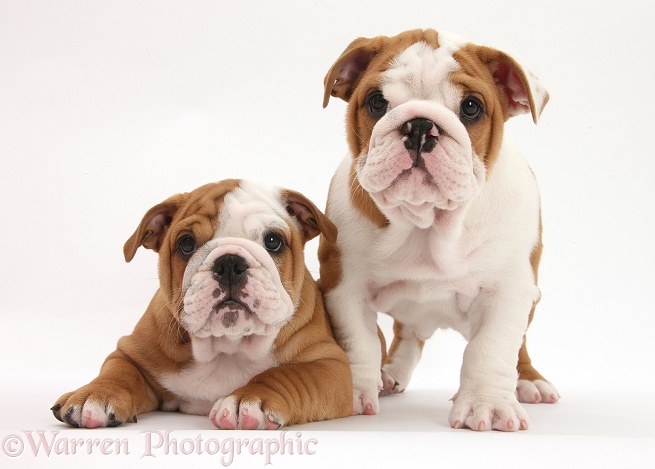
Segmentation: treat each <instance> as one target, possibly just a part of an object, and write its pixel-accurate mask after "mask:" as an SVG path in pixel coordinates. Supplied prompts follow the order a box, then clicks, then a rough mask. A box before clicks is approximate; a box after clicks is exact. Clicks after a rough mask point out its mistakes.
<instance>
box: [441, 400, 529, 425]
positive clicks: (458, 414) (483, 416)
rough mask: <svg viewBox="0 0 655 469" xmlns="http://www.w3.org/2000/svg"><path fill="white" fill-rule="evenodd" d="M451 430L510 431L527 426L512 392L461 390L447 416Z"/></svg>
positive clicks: (525, 416) (524, 413) (522, 410)
mask: <svg viewBox="0 0 655 469" xmlns="http://www.w3.org/2000/svg"><path fill="white" fill-rule="evenodd" d="M448 421H449V423H450V426H451V427H453V428H464V427H468V428H470V429H471V430H476V431H484V430H500V431H503V432H513V431H516V430H525V429H527V428H528V426H529V423H530V421H529V419H528V415H527V414H526V412H525V410H524V409H523V407H522V406H521V404H519V402H518V401H517V400H516V397H515V396H514V394H512V393H507V392H499V391H498V392H494V391H491V392H467V391H460V392H458V393H457V394H456V395H455V397H453V408H452V409H451V411H450V416H449V417H448Z"/></svg>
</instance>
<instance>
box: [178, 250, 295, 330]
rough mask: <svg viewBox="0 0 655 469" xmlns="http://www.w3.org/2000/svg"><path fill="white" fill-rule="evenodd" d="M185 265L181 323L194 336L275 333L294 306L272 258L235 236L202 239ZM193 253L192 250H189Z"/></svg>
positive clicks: (288, 316) (264, 251)
mask: <svg viewBox="0 0 655 469" xmlns="http://www.w3.org/2000/svg"><path fill="white" fill-rule="evenodd" d="M196 255H200V256H201V257H202V259H201V260H199V261H196V262H195V263H193V258H192V262H190V265H189V266H188V267H187V272H186V273H185V279H184V284H183V288H184V289H185V290H186V291H185V294H184V310H183V314H182V325H183V326H184V328H185V329H187V330H188V331H189V332H190V333H191V334H193V335H195V336H196V337H198V338H207V337H225V338H229V339H238V338H242V337H248V336H251V335H258V336H269V335H276V334H277V332H278V331H279V329H280V327H281V326H282V325H283V324H284V323H285V322H286V321H287V320H288V319H289V318H290V317H291V316H292V314H293V311H294V305H293V303H292V301H291V298H290V296H289V294H288V293H287V292H286V290H285V289H284V287H283V285H282V282H281V279H280V276H279V273H278V271H277V268H276V266H275V263H274V262H273V260H272V259H271V257H270V255H269V254H268V253H267V252H266V250H265V249H264V248H262V247H260V246H259V245H257V244H255V243H252V242H250V241H248V240H243V239H240V238H222V239H218V240H213V241H210V242H209V243H207V244H206V245H205V246H203V247H202V248H201V250H199V251H198V252H197V253H196ZM194 257H195V255H194Z"/></svg>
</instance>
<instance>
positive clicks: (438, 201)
mask: <svg viewBox="0 0 655 469" xmlns="http://www.w3.org/2000/svg"><path fill="white" fill-rule="evenodd" d="M330 96H336V97H338V98H341V99H343V100H345V101H346V102H348V110H347V119H346V131H347V138H348V144H349V147H350V151H351V155H350V156H348V157H346V158H345V159H344V160H343V162H342V163H341V165H340V166H339V168H338V169H337V171H336V174H335V175H334V178H333V180H332V184H331V187H330V192H329V196H328V203H327V210H326V214H327V215H328V216H329V217H330V219H331V220H332V221H333V222H334V223H335V224H336V225H337V228H338V230H339V238H338V241H337V243H336V244H334V243H332V242H331V241H330V240H329V239H328V238H324V239H323V240H322V242H321V243H320V246H319V259H320V261H321V280H320V282H321V288H322V289H323V290H324V292H325V298H326V307H327V310H328V313H329V314H330V316H331V318H332V322H333V328H334V331H335V335H336V337H337V341H338V342H339V343H340V344H341V345H342V346H343V347H344V348H345V350H346V352H347V353H348V356H349V358H350V362H351V367H352V372H353V384H354V395H353V412H354V413H356V414H362V413H363V414H374V413H376V412H378V408H379V407H378V393H379V392H381V393H382V394H386V393H396V392H402V391H403V390H404V389H405V388H406V387H407V384H408V383H409V380H410V377H411V374H412V371H413V370H414V367H415V366H416V364H417V362H418V361H419V359H420V356H421V350H422V347H423V343H424V341H425V340H426V339H427V338H429V337H430V336H432V334H433V333H434V331H435V330H436V329H437V328H453V329H456V330H458V331H459V332H461V333H462V334H463V336H464V337H465V338H466V339H467V340H468V346H467V347H466V351H465V352H464V360H463V365H462V369H461V381H460V388H459V391H458V393H457V394H456V397H455V398H454V399H453V401H454V405H453V408H452V411H451V413H450V424H451V426H453V427H455V428H460V427H465V426H466V427H470V428H472V429H474V430H485V429H491V428H493V429H498V430H517V429H525V428H527V427H528V416H527V415H526V413H525V411H524V409H523V407H522V406H521V405H520V404H519V402H518V400H520V401H522V402H555V401H557V400H558V398H559V394H558V393H557V391H556V389H555V387H554V386H553V385H552V384H551V383H549V382H548V381H546V380H545V379H544V378H543V377H542V376H541V375H540V374H539V373H538V372H537V371H536V370H535V369H534V368H533V367H532V365H531V361H530V358H529V356H528V352H527V349H526V345H525V339H524V334H525V332H526V329H527V327H528V324H529V323H530V321H531V320H532V316H533V314H534V308H535V305H536V304H537V302H538V300H539V298H540V292H539V289H538V288H537V268H538V265H539V260H540V257H541V251H542V243H541V215H540V202H539V191H538V189H537V184H536V182H535V178H534V175H533V173H532V171H531V170H530V168H529V167H528V164H527V162H526V161H525V159H524V158H523V156H522V155H521V153H520V152H519V151H518V150H517V148H516V147H514V146H513V145H512V144H511V142H510V141H509V139H508V138H507V137H506V136H505V134H504V129H503V127H504V123H505V121H507V120H508V119H509V118H510V117H513V116H516V115H519V114H523V113H530V114H531V115H532V118H533V120H534V121H535V123H536V122H537V119H538V118H539V116H540V114H541V111H542V110H543V108H544V106H545V105H546V102H547V101H548V93H547V92H546V89H545V88H544V87H543V85H542V84H541V83H540V82H539V80H538V79H537V77H536V76H535V75H534V74H532V73H531V72H530V71H529V70H528V69H527V68H525V67H524V66H523V65H522V64H521V63H520V62H519V61H518V60H516V59H514V58H512V57H510V56H509V55H507V54H506V53H503V52H501V51H498V50H496V49H492V48H489V47H481V46H478V45H475V44H472V43H470V42H467V41H465V40H463V39H462V38H460V37H458V36H455V35H453V34H448V33H440V32H437V31H434V30H414V31H407V32H404V33H402V34H399V35H398V36H395V37H383V36H381V37H375V38H372V39H368V38H359V39H357V40H355V41H353V42H352V43H351V44H350V45H349V46H348V47H347V48H346V50H345V51H344V52H343V54H342V55H341V57H339V58H338V59H337V61H336V63H335V64H334V65H333V66H332V68H331V69H330V71H329V72H328V74H327V76H326V78H325V96H324V106H326V105H327V104H328V101H329V99H330ZM376 312H385V313H388V314H390V315H391V316H392V317H393V318H394V320H395V321H394V332H395V337H394V340H393V343H392V344H391V347H390V350H389V356H388V357H387V358H386V360H385V364H384V365H383V370H382V373H381V372H380V363H381V351H380V344H379V340H378V337H377V335H376V318H377V316H376ZM517 357H518V360H517ZM517 362H518V371H517ZM517 377H518V381H517ZM517 395H518V400H517Z"/></svg>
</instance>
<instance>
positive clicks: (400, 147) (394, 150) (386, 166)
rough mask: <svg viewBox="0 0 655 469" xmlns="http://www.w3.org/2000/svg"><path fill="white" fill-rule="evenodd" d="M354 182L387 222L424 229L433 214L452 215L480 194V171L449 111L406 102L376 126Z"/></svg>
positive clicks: (467, 140)
mask: <svg viewBox="0 0 655 469" xmlns="http://www.w3.org/2000/svg"><path fill="white" fill-rule="evenodd" d="M357 176H358V179H359V182H360V184H361V186H362V187H363V188H364V189H365V190H366V191H367V192H368V193H369V194H370V195H371V197H372V198H373V200H374V201H375V202H376V204H377V205H378V207H379V208H380V210H381V211H382V212H383V213H384V214H385V215H386V216H387V217H388V218H389V219H390V220H392V221H409V222H410V223H412V224H414V225H416V226H418V227H419V228H427V227H429V226H430V225H432V224H433V223H434V222H435V217H436V215H437V212H438V211H440V210H454V209H456V208H458V207H460V206H462V205H463V204H465V203H467V202H468V201H470V200H471V199H472V198H473V197H475V196H476V195H477V194H478V193H479V192H480V190H481V188H482V184H483V183H484V180H485V167H484V164H483V163H482V161H480V159H479V158H478V157H477V156H475V155H474V154H473V149H472V147H471V141H470V138H469V135H468V133H467V131H466V128H465V127H464V125H463V124H462V123H461V122H460V121H459V118H458V117H457V116H456V115H455V114H454V113H453V112H452V111H450V110H449V109H447V108H446V107H444V106H441V105H439V104H435V103H434V102H428V101H409V102H407V103H404V104H402V105H400V106H397V107H395V108H393V109H392V110H391V111H389V112H388V113H387V114H386V115H385V116H384V117H382V118H381V119H380V120H379V121H378V123H377V124H376V125H375V127H374V128H373V132H372V134H371V140H370V143H369V150H368V153H367V154H363V155H360V157H359V158H358V160H357Z"/></svg>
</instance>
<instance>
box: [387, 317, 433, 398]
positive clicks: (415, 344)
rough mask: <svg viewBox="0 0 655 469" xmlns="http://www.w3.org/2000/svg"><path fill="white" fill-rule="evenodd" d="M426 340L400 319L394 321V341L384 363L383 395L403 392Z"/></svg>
mask: <svg viewBox="0 0 655 469" xmlns="http://www.w3.org/2000/svg"><path fill="white" fill-rule="evenodd" d="M424 344H425V341H424V340H422V339H420V338H418V337H417V335H416V334H415V333H414V332H413V331H412V330H410V328H409V327H407V326H406V325H403V324H402V323H401V322H399V321H398V320H394V323H393V341H392V342H391V347H390V348H389V354H388V355H387V357H386V359H385V361H384V363H383V365H382V383H383V389H382V391H380V395H381V396H385V395H388V394H397V393H401V392H403V391H404V390H405V389H406V388H407V385H408V384H409V381H410V379H411V377H412V373H413V372H414V368H416V365H417V364H418V362H419V360H420V359H421V353H422V352H423V345H424Z"/></svg>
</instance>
